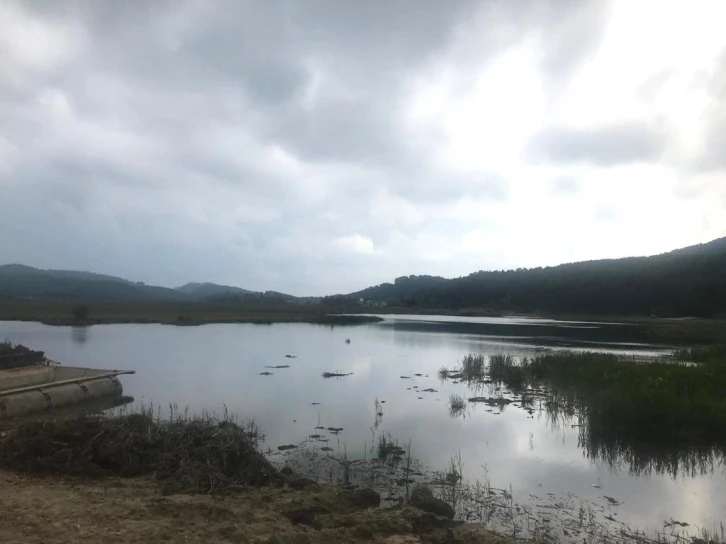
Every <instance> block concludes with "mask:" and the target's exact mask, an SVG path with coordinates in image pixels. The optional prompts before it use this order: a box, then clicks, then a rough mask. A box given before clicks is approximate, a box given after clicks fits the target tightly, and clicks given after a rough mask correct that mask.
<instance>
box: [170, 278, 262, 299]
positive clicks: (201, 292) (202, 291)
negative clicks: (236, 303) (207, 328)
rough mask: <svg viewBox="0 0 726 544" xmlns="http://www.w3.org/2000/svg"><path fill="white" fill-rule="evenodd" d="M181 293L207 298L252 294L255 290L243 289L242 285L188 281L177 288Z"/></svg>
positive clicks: (197, 297) (196, 297)
mask: <svg viewBox="0 0 726 544" xmlns="http://www.w3.org/2000/svg"><path fill="white" fill-rule="evenodd" d="M176 290H177V291H179V292H180V293H185V294H187V295H189V296H190V297H192V298H195V299H198V300H206V299H210V298H214V297H219V296H230V295H240V296H244V295H251V294H253V293H254V291H250V290H248V289H242V288H241V287H233V286H231V285H218V284H216V283H208V282H207V283H196V282H192V283H186V284H184V285H182V286H180V287H177V288H176Z"/></svg>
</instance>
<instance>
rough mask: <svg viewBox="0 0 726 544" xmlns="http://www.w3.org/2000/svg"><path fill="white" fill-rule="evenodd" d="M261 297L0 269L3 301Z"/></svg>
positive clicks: (206, 287)
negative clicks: (5, 299) (29, 299)
mask: <svg viewBox="0 0 726 544" xmlns="http://www.w3.org/2000/svg"><path fill="white" fill-rule="evenodd" d="M260 295H262V293H256V292H254V291H249V290H247V289H242V288H240V287H232V286H228V285H217V284H214V283H188V284H186V285H182V286H181V287H178V288H176V289H170V288H168V287H159V286H155V285H146V284H144V283H142V282H132V281H129V280H126V279H124V278H119V277H116V276H109V275H105V274H96V273H93V272H82V271H77V270H42V269H39V268H33V267H32V266H25V265H22V264H8V265H2V266H0V297H5V298H8V297H9V298H36V299H78V300H81V299H85V300H139V301H141V300H187V301H191V300H198V301H202V300H209V299H213V298H216V297H223V296H245V297H255V296H260ZM280 296H284V297H289V298H294V297H290V296H289V295H282V294H280Z"/></svg>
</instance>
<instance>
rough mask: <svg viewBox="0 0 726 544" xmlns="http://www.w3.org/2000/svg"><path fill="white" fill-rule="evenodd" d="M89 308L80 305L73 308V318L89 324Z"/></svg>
mask: <svg viewBox="0 0 726 544" xmlns="http://www.w3.org/2000/svg"><path fill="white" fill-rule="evenodd" d="M88 313H89V311H88V306H86V305H85V304H79V305H78V306H74V307H73V318H74V319H75V320H76V321H77V322H79V323H86V322H88Z"/></svg>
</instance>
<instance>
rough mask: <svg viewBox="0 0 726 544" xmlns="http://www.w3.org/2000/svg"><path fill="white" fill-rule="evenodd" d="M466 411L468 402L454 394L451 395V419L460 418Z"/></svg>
mask: <svg viewBox="0 0 726 544" xmlns="http://www.w3.org/2000/svg"><path fill="white" fill-rule="evenodd" d="M464 410H466V400H464V397H462V396H461V395H457V394H456V393H452V394H451V395H449V415H450V416H451V417H459V416H462V415H464Z"/></svg>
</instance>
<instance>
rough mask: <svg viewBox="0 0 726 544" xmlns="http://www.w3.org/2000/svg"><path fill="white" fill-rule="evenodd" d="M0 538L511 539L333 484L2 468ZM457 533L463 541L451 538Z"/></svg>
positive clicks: (142, 543) (485, 543)
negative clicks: (233, 483)
mask: <svg viewBox="0 0 726 544" xmlns="http://www.w3.org/2000/svg"><path fill="white" fill-rule="evenodd" d="M0 504H2V507H3V515H2V516H0V542H8V543H20V542H23V543H26V542H27V543H40V542H43V543H46V544H51V543H60V542H89V543H90V542H94V543H95V542H109V543H115V542H118V543H122V542H124V543H126V542H134V543H138V544H146V543H156V542H164V541H166V542H211V543H217V542H219V543H221V542H255V543H256V542H260V543H262V542H269V543H280V544H281V543H310V544H315V543H323V542H326V543H328V542H372V543H388V544H407V543H418V542H425V543H444V542H458V543H461V544H508V543H509V542H510V541H509V540H507V539H505V538H502V537H498V536H496V535H493V534H492V533H489V532H488V531H487V530H486V529H485V528H483V527H481V526H471V525H461V524H455V523H453V522H449V521H448V520H444V519H443V518H439V517H437V516H434V515H431V514H427V513H425V512H422V511H421V510H418V509H415V508H410V507H406V508H399V509H395V510H382V509H378V508H373V507H371V503H370V502H368V501H366V500H365V495H363V496H360V495H355V494H353V495H351V494H348V493H346V492H345V491H343V490H341V489H338V488H334V487H328V486H317V485H314V484H313V485H311V486H308V487H306V488H304V489H293V488H292V487H291V486H287V485H286V486H282V487H280V486H264V487H261V488H248V489H245V490H243V491H239V492H235V493H226V494H223V495H209V494H199V493H195V494H191V493H173V492H171V493H170V492H169V489H168V488H165V487H164V486H162V485H160V484H159V483H157V482H155V481H153V480H151V479H148V478H116V477H109V478H102V479H87V478H85V479H78V478H67V479H60V478H57V477H50V476H45V477H40V476H25V475H18V474H16V473H8V472H3V471H0ZM450 537H453V538H454V539H455V540H452V539H451V538H450Z"/></svg>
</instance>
